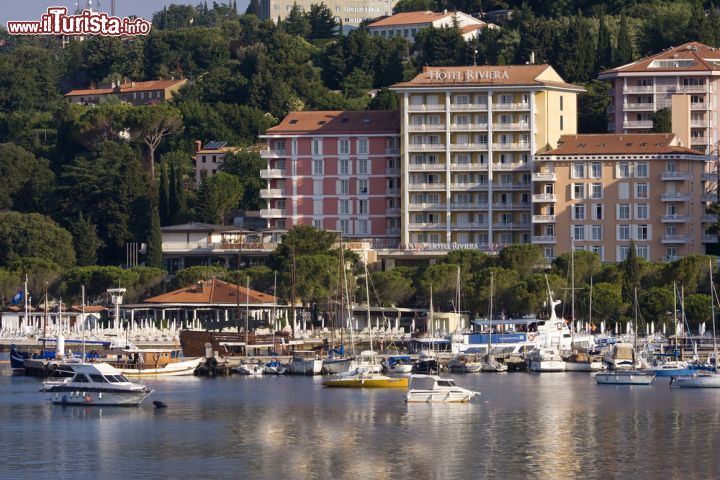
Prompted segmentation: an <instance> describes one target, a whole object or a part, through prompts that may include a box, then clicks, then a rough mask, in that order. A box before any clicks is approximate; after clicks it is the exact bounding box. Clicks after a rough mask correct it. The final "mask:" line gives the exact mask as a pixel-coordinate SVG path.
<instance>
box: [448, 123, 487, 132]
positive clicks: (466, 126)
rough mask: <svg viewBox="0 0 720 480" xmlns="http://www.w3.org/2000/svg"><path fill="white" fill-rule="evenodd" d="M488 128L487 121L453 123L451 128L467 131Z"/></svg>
mask: <svg viewBox="0 0 720 480" xmlns="http://www.w3.org/2000/svg"><path fill="white" fill-rule="evenodd" d="M487 129H488V124H487V123H451V124H450V130H452V131H458V132H467V131H470V130H479V131H484V130H487Z"/></svg>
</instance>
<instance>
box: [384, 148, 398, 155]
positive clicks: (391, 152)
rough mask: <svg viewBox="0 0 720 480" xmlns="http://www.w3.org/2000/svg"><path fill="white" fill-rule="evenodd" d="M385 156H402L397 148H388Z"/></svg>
mask: <svg viewBox="0 0 720 480" xmlns="http://www.w3.org/2000/svg"><path fill="white" fill-rule="evenodd" d="M385 155H400V149H399V148H396V147H386V148H385Z"/></svg>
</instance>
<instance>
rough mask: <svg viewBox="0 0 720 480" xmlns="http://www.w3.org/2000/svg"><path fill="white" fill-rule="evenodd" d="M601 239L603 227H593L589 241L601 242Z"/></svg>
mask: <svg viewBox="0 0 720 480" xmlns="http://www.w3.org/2000/svg"><path fill="white" fill-rule="evenodd" d="M602 239H603V226H602V225H593V226H592V236H591V240H596V241H601V240H602Z"/></svg>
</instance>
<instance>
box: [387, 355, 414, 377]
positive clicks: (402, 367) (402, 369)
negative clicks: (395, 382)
mask: <svg viewBox="0 0 720 480" xmlns="http://www.w3.org/2000/svg"><path fill="white" fill-rule="evenodd" d="M381 365H382V367H383V371H385V372H390V373H410V372H411V371H412V365H413V364H412V359H411V358H410V355H392V356H390V357H388V358H387V359H386V360H385V361H384V362H382V363H381Z"/></svg>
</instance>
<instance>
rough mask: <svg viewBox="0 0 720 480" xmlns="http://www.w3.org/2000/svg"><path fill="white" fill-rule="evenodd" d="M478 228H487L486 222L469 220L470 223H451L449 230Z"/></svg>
mask: <svg viewBox="0 0 720 480" xmlns="http://www.w3.org/2000/svg"><path fill="white" fill-rule="evenodd" d="M478 228H488V223H487V222H471V223H451V224H450V230H475V229H478Z"/></svg>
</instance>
